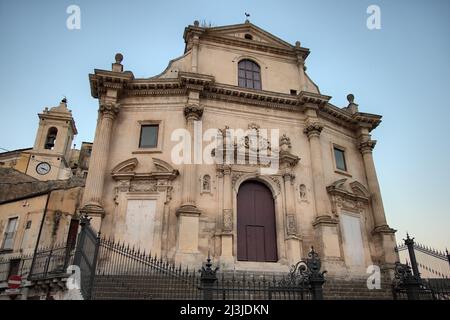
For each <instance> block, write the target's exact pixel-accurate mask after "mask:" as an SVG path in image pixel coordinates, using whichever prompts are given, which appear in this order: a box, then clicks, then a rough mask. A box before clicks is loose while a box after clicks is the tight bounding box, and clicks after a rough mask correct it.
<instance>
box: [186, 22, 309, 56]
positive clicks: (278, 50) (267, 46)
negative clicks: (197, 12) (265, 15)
mask: <svg viewBox="0 0 450 320" xmlns="http://www.w3.org/2000/svg"><path fill="white" fill-rule="evenodd" d="M250 30H253V31H255V32H256V33H260V34H263V35H264V36H265V37H267V38H269V39H271V40H272V41H273V42H274V43H276V44H272V43H267V42H260V41H254V40H248V39H242V38H237V37H233V36H229V35H225V34H223V33H222V32H224V31H228V32H243V31H248V32H250ZM192 35H197V36H198V37H199V38H200V40H201V41H208V42H213V43H219V44H225V45H230V46H233V47H241V48H246V49H250V50H257V51H263V52H270V53H274V54H278V55H284V56H291V57H293V58H297V57H298V56H301V57H302V58H303V59H306V58H307V57H308V55H309V53H310V50H309V49H308V48H304V47H300V46H293V45H291V44H289V43H287V42H286V41H284V40H282V39H280V38H278V37H276V36H274V35H272V34H271V33H269V32H267V31H265V30H263V29H261V28H259V27H258V26H256V25H254V24H252V23H250V22H246V23H244V24H236V25H231V26H222V27H212V28H203V27H199V26H198V24H197V25H193V26H192V25H190V26H188V27H186V28H185V30H184V34H183V38H184V40H185V42H186V44H188V42H189V41H191V38H192Z"/></svg>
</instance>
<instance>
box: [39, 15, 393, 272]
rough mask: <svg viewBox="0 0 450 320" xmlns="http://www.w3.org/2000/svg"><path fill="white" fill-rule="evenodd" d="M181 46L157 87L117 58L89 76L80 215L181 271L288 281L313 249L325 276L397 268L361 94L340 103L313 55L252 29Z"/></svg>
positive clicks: (374, 120)
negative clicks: (88, 133)
mask: <svg viewBox="0 0 450 320" xmlns="http://www.w3.org/2000/svg"><path fill="white" fill-rule="evenodd" d="M183 38H184V42H185V50H184V54H183V55H182V56H180V57H178V58H176V59H173V60H171V61H170V62H169V64H168V66H167V68H166V69H165V70H164V71H163V72H162V73H161V74H159V75H156V76H153V77H148V78H135V76H134V74H133V72H132V71H128V70H126V68H125V66H126V63H125V62H124V57H123V56H122V55H121V54H116V56H115V61H114V62H113V63H112V67H111V69H108V70H105V69H95V71H94V72H93V73H92V74H90V75H89V81H90V89H91V95H92V97H94V98H96V99H98V105H99V109H98V120H97V126H96V130H95V138H94V142H93V149H92V155H91V158H90V164H89V168H90V170H89V172H88V174H87V180H86V185H85V189H84V194H83V200H82V204H81V206H80V210H79V211H80V214H87V215H88V216H89V217H91V218H92V221H91V225H92V227H93V228H94V229H96V230H97V231H100V232H101V234H102V235H103V236H106V237H112V238H114V239H117V240H119V241H123V242H125V243H128V244H129V245H130V246H134V247H136V248H140V249H141V250H145V251H146V252H151V253H152V254H155V255H157V256H158V257H163V258H164V259H167V260H168V261H171V262H175V263H177V264H178V263H182V264H183V265H189V266H199V265H201V263H202V261H204V260H205V257H206V256H207V255H208V254H210V255H211V257H212V259H213V261H214V262H215V263H217V264H219V265H220V267H221V269H222V270H244V271H247V270H248V271H263V272H266V271H269V272H278V271H279V272H285V271H287V270H288V269H289V267H290V266H291V265H292V264H294V263H296V262H297V261H299V260H301V259H302V258H303V257H305V256H306V254H307V253H308V251H309V250H310V248H311V247H314V250H315V251H316V252H318V253H319V255H320V257H321V260H322V264H323V269H324V270H327V271H328V274H329V275H330V276H333V275H335V276H354V275H364V274H366V269H367V267H368V266H370V265H378V266H379V267H380V268H381V269H382V270H390V269H392V267H393V265H394V263H395V261H397V260H398V254H397V252H396V251H395V249H394V248H395V246H396V240H395V230H394V229H392V228H391V227H390V226H389V225H388V223H387V221H386V216H385V211H384V207H383V201H382V197H381V192H380V186H379V183H378V179H377V173H376V170H375V164H374V160H373V156H372V153H373V150H374V147H375V144H376V141H375V140H374V139H372V137H371V134H372V130H374V129H375V128H376V127H377V126H378V125H379V124H380V123H381V116H380V115H376V114H369V113H365V112H362V111H360V110H359V106H358V104H357V103H356V102H355V97H354V96H353V95H352V94H348V95H347V99H348V105H346V106H335V105H333V104H332V103H331V102H330V100H331V97H330V96H328V95H326V94H325V93H322V92H321V91H320V89H319V86H318V84H316V83H315V82H314V81H313V80H312V79H311V78H310V77H309V76H308V74H307V73H306V64H307V58H308V56H309V54H310V50H309V49H308V48H305V47H303V46H302V45H301V43H300V42H299V41H297V42H296V43H295V44H294V45H292V44H290V43H287V42H286V41H284V40H282V39H280V38H278V37H276V36H274V35H272V34H270V33H269V32H267V31H265V30H262V29H261V28H259V27H258V26H256V25H254V24H252V23H251V22H250V21H248V20H246V21H245V23H242V24H236V25H229V26H221V27H207V26H201V25H200V24H199V22H198V21H195V22H194V24H193V25H189V26H187V27H186V28H185V30H184V33H183ZM125 61H126V60H125ZM67 130H69V131H70V132H71V133H75V132H76V129H75V128H74V127H73V126H68V127H67ZM180 132H181V133H182V134H180ZM209 133H211V134H209ZM208 135H209V136H211V137H212V138H214V139H212V140H215V141H216V142H217V143H215V144H213V143H210V142H209V140H208V139H205V137H206V136H208ZM198 155H200V156H198ZM207 156H210V157H209V158H210V159H211V158H212V159H213V161H205V159H206V158H208V157H207ZM180 157H181V159H180ZM199 158H200V159H199ZM52 161H53V160H52ZM40 170H45V168H40ZM38 173H39V172H38Z"/></svg>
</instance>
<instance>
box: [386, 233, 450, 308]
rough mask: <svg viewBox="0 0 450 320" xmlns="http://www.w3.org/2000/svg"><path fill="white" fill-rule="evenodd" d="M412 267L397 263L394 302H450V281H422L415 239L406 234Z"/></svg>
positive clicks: (393, 286)
mask: <svg viewBox="0 0 450 320" xmlns="http://www.w3.org/2000/svg"><path fill="white" fill-rule="evenodd" d="M404 242H405V246H406V247H407V248H408V253H409V260H410V261H411V266H410V265H408V264H402V263H400V262H396V264H395V270H394V271H395V276H394V280H393V282H392V295H393V298H394V300H406V299H407V300H450V279H444V278H442V279H422V278H421V276H420V273H419V268H418V265H417V260H416V256H415V252H414V238H411V237H410V236H409V234H406V239H404Z"/></svg>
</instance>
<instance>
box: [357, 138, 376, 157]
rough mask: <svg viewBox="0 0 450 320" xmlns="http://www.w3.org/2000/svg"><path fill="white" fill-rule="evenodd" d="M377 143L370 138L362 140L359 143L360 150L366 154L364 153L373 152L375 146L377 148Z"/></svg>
mask: <svg viewBox="0 0 450 320" xmlns="http://www.w3.org/2000/svg"><path fill="white" fill-rule="evenodd" d="M376 144H377V141H376V140H368V141H364V142H361V143H360V144H359V151H360V152H361V153H362V154H364V153H372V150H373V148H375V145H376Z"/></svg>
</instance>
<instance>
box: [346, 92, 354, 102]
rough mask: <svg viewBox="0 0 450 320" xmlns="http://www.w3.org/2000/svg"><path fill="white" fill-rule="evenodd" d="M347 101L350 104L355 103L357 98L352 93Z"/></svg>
mask: <svg viewBox="0 0 450 320" xmlns="http://www.w3.org/2000/svg"><path fill="white" fill-rule="evenodd" d="M347 100H348V102H349V103H353V101H355V96H354V95H353V94H351V93H350V94H348V95H347Z"/></svg>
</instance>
